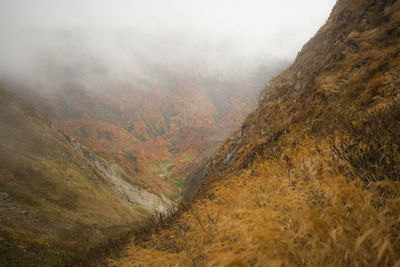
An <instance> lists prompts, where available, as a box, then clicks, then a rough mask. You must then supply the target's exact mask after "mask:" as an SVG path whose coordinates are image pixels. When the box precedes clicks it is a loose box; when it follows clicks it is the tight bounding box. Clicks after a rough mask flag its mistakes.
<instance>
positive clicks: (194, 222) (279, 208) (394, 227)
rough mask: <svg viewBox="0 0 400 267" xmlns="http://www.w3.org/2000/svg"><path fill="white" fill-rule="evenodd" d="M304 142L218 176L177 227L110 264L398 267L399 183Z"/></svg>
mask: <svg viewBox="0 0 400 267" xmlns="http://www.w3.org/2000/svg"><path fill="white" fill-rule="evenodd" d="M303 144H304V146H303V148H301V149H298V150H296V151H293V150H292V151H289V150H288V151H286V155H287V157H288V158H289V160H288V158H286V159H285V160H280V161H279V160H275V161H263V162H258V163H256V164H254V166H253V170H252V171H246V170H245V171H243V172H242V173H241V174H240V175H239V176H235V177H229V178H226V179H224V180H221V181H218V182H216V183H215V184H214V185H212V188H210V190H209V191H208V193H207V196H206V197H205V198H201V199H199V200H197V201H196V203H195V204H194V205H193V207H192V208H191V209H190V211H189V212H186V213H184V214H183V216H182V217H181V219H180V220H179V221H178V223H177V224H176V225H174V226H173V227H172V228H170V229H168V230H164V231H162V232H161V233H160V234H157V235H153V236H152V238H150V240H149V241H146V242H133V244H131V245H130V246H128V247H127V248H126V249H125V251H124V252H123V254H124V257H123V258H122V259H119V260H112V261H110V264H111V265H118V266H190V265H192V266H286V265H306V266H322V265H327V266H346V265H352V266H362V265H364V266H365V265H385V266H388V265H390V266H398V265H400V254H399V251H400V236H399V233H400V231H399V230H400V228H399V225H400V218H399V214H400V186H399V184H398V183H396V182H394V181H391V180H382V181H380V182H376V183H370V184H365V183H363V182H361V180H360V179H355V180H351V181H350V180H348V179H346V178H345V177H344V176H343V175H342V174H341V173H340V171H339V170H338V168H337V166H335V164H333V163H332V162H331V161H330V160H329V159H328V158H327V157H326V156H324V155H323V154H322V152H318V151H328V150H327V149H326V146H325V145H321V144H319V146H318V147H319V149H318V151H317V149H315V147H316V146H315V143H314V142H313V141H310V140H307V139H305V140H304V142H303ZM310 147H311V149H310ZM288 162H289V163H288Z"/></svg>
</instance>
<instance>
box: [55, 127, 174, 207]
mask: <svg viewBox="0 0 400 267" xmlns="http://www.w3.org/2000/svg"><path fill="white" fill-rule="evenodd" d="M60 134H62V135H63V136H64V138H65V139H66V140H67V142H68V143H69V144H70V145H71V146H72V147H73V148H74V149H75V151H77V152H78V153H79V154H81V155H82V156H83V157H84V158H85V159H86V160H87V161H88V162H89V164H91V165H92V166H94V167H95V168H96V169H97V170H99V171H100V172H101V173H102V174H103V175H104V176H105V177H106V178H107V181H108V182H110V183H111V185H112V187H113V191H114V192H115V193H116V194H117V195H118V196H119V198H121V199H122V200H123V201H124V202H125V203H126V205H127V206H129V207H130V208H132V209H136V208H137V205H139V206H141V207H142V208H144V209H146V210H148V211H149V212H151V213H162V214H167V213H169V212H171V211H173V210H175V209H176V203H175V202H173V201H171V200H169V199H168V198H166V197H164V196H163V195H161V196H158V195H156V194H152V193H150V192H148V191H146V190H144V189H141V188H136V187H134V186H132V185H131V184H129V183H128V182H126V181H124V179H123V178H122V177H121V175H120V174H119V173H118V172H117V171H115V170H114V169H115V168H114V169H113V168H112V167H110V166H109V165H108V164H107V163H106V162H104V161H100V160H98V159H97V158H96V157H95V156H94V155H93V154H92V153H91V152H90V151H88V150H87V149H86V148H85V147H83V146H82V145H81V144H80V143H79V142H78V141H76V140H75V139H73V138H71V137H69V136H68V135H66V134H64V133H63V132H61V131H60Z"/></svg>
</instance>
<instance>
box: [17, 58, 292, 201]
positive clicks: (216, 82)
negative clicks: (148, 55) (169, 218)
mask: <svg viewBox="0 0 400 267" xmlns="http://www.w3.org/2000/svg"><path fill="white" fill-rule="evenodd" d="M83 60H84V59H83ZM92 64H93V63H92ZM143 64H145V63H143ZM282 66H286V64H285V63H283V62H273V63H271V64H270V65H266V66H264V65H260V66H257V67H254V70H253V68H250V67H249V70H248V69H247V68H243V69H244V70H243V69H242V68H239V67H235V66H232V67H231V71H230V72H229V73H225V75H224V76H221V77H216V76H213V75H209V74H204V73H202V72H201V71H200V70H198V69H196V67H192V68H187V69H185V70H179V68H178V67H176V69H166V67H160V66H157V65H149V66H147V68H148V69H149V71H150V73H151V74H152V76H151V77H152V78H151V79H150V78H147V79H146V80H144V81H141V80H140V79H138V80H135V77H131V78H130V79H128V80H127V81H123V80H121V81H120V80H115V79H111V78H110V80H106V81H104V82H103V83H100V84H95V85H93V84H90V83H89V84H87V81H86V79H85V76H84V75H81V76H79V75H78V76H72V77H70V76H68V75H69V74H68V73H69V72H67V71H65V69H63V68H60V67H57V66H54V67H51V68H49V69H44V70H43V75H47V76H49V79H51V78H52V77H58V78H59V80H60V81H59V82H60V83H62V82H61V81H64V80H65V83H63V84H62V86H61V88H47V87H45V86H44V87H43V88H42V87H41V86H35V85H34V84H33V83H32V84H31V83H29V86H26V85H25V86H22V85H19V84H21V82H20V83H17V82H16V83H14V84H12V83H10V88H12V89H13V90H15V91H16V92H17V93H18V94H20V95H21V96H23V97H24V98H25V99H27V100H28V101H29V102H30V103H32V104H33V105H34V106H35V107H37V108H38V109H39V110H41V111H43V112H46V113H48V114H49V116H50V117H51V118H52V119H53V120H54V121H55V123H56V125H57V127H59V128H60V129H62V130H63V131H64V132H65V133H67V134H68V135H69V136H72V137H74V138H76V139H77V140H78V141H79V142H80V143H82V144H84V145H86V146H87V147H89V148H90V149H91V150H93V151H94V152H96V155H97V156H98V157H102V158H104V159H106V160H107V161H109V162H115V163H117V164H119V165H120V166H121V167H123V169H124V171H125V173H126V177H127V181H128V182H129V183H131V184H132V185H140V186H141V187H142V188H145V189H146V190H148V191H149V192H154V193H157V194H163V195H165V196H168V197H169V198H171V199H174V198H177V197H178V195H179V191H180V189H181V184H182V183H183V180H184V179H185V177H186V176H187V174H188V172H189V170H190V169H191V168H192V167H193V166H194V165H195V164H196V162H197V159H199V158H202V157H208V156H210V155H211V154H212V152H213V151H215V149H216V148H217V146H218V145H220V144H221V143H222V142H223V141H224V140H225V138H226V137H227V136H229V135H230V134H231V133H232V132H233V131H234V130H235V129H236V128H237V127H239V125H240V123H241V122H242V120H243V119H244V118H245V116H247V114H248V113H249V112H251V111H252V110H254V108H255V107H256V103H257V97H258V95H259V91H260V89H261V88H262V86H263V84H264V81H263V80H261V79H260V77H263V78H264V77H265V76H267V77H268V76H269V77H272V76H271V75H272V74H276V73H277V71H278V70H281V69H282ZM203 72H204V71H203ZM102 79H105V78H104V77H99V80H100V81H103V80H102ZM165 170H167V171H165ZM177 185H178V186H177Z"/></svg>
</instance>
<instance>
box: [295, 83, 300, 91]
mask: <svg viewBox="0 0 400 267" xmlns="http://www.w3.org/2000/svg"><path fill="white" fill-rule="evenodd" d="M300 88H301V83H300V82H299V81H297V83H296V86H295V87H294V90H296V91H299V90H300Z"/></svg>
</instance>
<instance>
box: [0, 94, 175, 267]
mask: <svg viewBox="0 0 400 267" xmlns="http://www.w3.org/2000/svg"><path fill="white" fill-rule="evenodd" d="M0 129H1V131H0V139H1V142H0V211H1V212H0V234H1V235H0V247H1V250H0V252H1V253H0V254H1V257H0V258H1V259H0V265H3V264H6V265H12V264H16V265H19V264H28V263H29V262H31V263H32V264H37V263H38V262H43V263H45V262H47V263H48V264H50V263H51V262H52V261H53V260H54V261H56V262H57V261H59V260H61V259H63V258H64V259H65V257H66V255H67V254H68V253H71V252H74V253H78V252H82V251H85V250H87V249H88V248H90V247H92V246H94V245H98V244H100V243H101V242H104V241H105V240H107V239H108V238H110V237H111V236H115V235H119V234H122V233H124V232H127V231H128V230H131V229H132V228H134V227H135V225H137V224H138V223H140V222H141V221H142V220H143V218H145V217H146V216H148V215H150V214H152V213H154V212H155V211H159V212H166V210H167V209H168V208H169V207H171V203H170V201H168V200H165V199H164V200H163V199H161V198H160V197H158V196H157V195H153V194H150V193H148V192H147V191H145V190H142V189H140V188H136V187H133V186H131V185H130V184H129V183H127V182H126V181H124V180H123V178H122V177H121V174H122V172H121V171H119V169H118V166H116V165H115V166H113V167H109V166H108V165H107V163H106V162H104V161H99V160H97V159H96V158H95V157H94V155H93V154H92V153H90V152H89V151H87V150H86V149H85V148H84V147H83V146H81V145H80V144H79V143H78V142H77V141H75V140H73V139H71V138H69V137H68V136H66V135H65V134H64V133H62V132H61V131H59V130H58V129H56V128H55V126H54V124H53V123H52V122H51V121H50V120H49V118H48V117H47V116H46V115H44V114H43V113H41V112H39V111H38V110H36V109H35V108H33V107H32V106H31V105H29V104H28V103H26V102H25V101H24V100H22V99H21V98H20V97H18V96H17V95H16V94H14V93H12V92H11V91H9V90H7V89H5V88H1V87H0ZM36 246H38V249H33V250H32V252H31V251H30V249H31V248H35V247H36ZM24 250H25V252H24V253H23V251H24ZM26 251H28V252H26ZM63 251H64V252H63ZM21 253H22V255H23V257H21ZM30 253H31V254H30ZM47 257H48V258H47ZM35 262H36V263H35ZM53 264H55V263H54V262H53Z"/></svg>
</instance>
